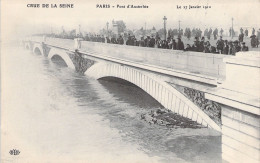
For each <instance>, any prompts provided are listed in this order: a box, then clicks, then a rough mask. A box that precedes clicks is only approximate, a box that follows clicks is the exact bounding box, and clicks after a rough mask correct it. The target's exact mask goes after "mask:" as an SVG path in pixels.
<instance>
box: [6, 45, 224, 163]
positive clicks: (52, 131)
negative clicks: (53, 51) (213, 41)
mask: <svg viewBox="0 0 260 163" xmlns="http://www.w3.org/2000/svg"><path fill="white" fill-rule="evenodd" d="M6 46H8V48H6V49H5V50H4V56H3V57H2V61H4V63H3V65H2V68H3V69H2V75H3V76H4V78H3V80H2V81H3V82H2V84H3V85H4V87H3V89H4V93H5V94H4V95H5V96H4V98H3V101H4V102H3V106H4V108H3V112H2V114H3V115H4V116H3V119H2V123H4V125H3V133H4V134H3V135H4V136H3V137H2V138H6V139H8V140H9V141H10V142H6V143H3V145H5V149H2V152H3V155H4V156H5V157H4V158H3V159H5V160H8V159H12V157H10V156H9V155H8V154H7V152H8V151H9V150H10V149H13V148H17V149H19V150H20V151H21V154H20V155H19V156H17V157H16V159H17V161H18V162H23V161H28V162H32V160H34V161H35V160H37V162H38V161H39V162H45V161H46V162H47V161H49V162H131V163H132V162H144V163H151V162H170V163H173V162H205V163H206V162H207V163H208V162H221V161H222V159H221V136H220V135H219V133H216V132H215V131H213V130H209V129H206V128H201V129H192V128H171V129H170V128H167V127H165V126H159V125H154V124H152V125H150V124H149V123H147V122H145V121H143V120H141V119H140V115H141V114H144V113H148V112H150V111H151V110H153V109H157V108H160V107H161V105H160V104H159V103H157V102H156V101H155V100H154V99H153V98H152V97H150V96H149V95H147V94H146V93H145V92H143V91H142V90H141V89H139V88H137V87H133V86H129V85H125V84H120V83H115V82H111V81H107V80H95V79H91V78H89V77H87V76H83V75H80V74H77V73H76V72H74V71H73V70H71V69H69V68H67V67H62V66H59V65H57V64H54V63H53V62H52V61H51V60H49V59H48V58H45V57H43V56H40V55H35V54H32V53H31V52H29V51H27V50H25V49H23V48H21V47H18V46H9V45H6ZM9 148H10V149H9ZM61 160H63V161H61Z"/></svg>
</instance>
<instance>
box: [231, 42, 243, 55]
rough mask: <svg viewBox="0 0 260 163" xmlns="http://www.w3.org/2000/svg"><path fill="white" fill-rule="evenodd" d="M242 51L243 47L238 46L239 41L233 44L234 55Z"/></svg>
mask: <svg viewBox="0 0 260 163" xmlns="http://www.w3.org/2000/svg"><path fill="white" fill-rule="evenodd" d="M240 50H241V47H240V46H239V45H238V41H237V40H236V41H234V42H233V48H232V55H236V53H237V52H239V51H240Z"/></svg>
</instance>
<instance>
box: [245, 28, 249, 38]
mask: <svg viewBox="0 0 260 163" xmlns="http://www.w3.org/2000/svg"><path fill="white" fill-rule="evenodd" d="M245 36H246V37H247V36H248V30H247V29H246V30H245Z"/></svg>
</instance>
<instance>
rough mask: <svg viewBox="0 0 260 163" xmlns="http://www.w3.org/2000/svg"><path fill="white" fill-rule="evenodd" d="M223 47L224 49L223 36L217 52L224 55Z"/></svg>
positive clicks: (218, 43)
mask: <svg viewBox="0 0 260 163" xmlns="http://www.w3.org/2000/svg"><path fill="white" fill-rule="evenodd" d="M223 47H224V40H222V36H220V37H219V40H218V41H217V51H218V52H219V53H220V54H222V53H223Z"/></svg>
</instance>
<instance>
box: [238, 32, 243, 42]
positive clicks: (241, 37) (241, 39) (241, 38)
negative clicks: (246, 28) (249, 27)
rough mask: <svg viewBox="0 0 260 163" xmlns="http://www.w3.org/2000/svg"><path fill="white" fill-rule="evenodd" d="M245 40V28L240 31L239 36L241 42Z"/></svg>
mask: <svg viewBox="0 0 260 163" xmlns="http://www.w3.org/2000/svg"><path fill="white" fill-rule="evenodd" d="M243 40H244V33H243V30H242V31H241V32H240V34H239V36H238V41H239V42H243Z"/></svg>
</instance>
